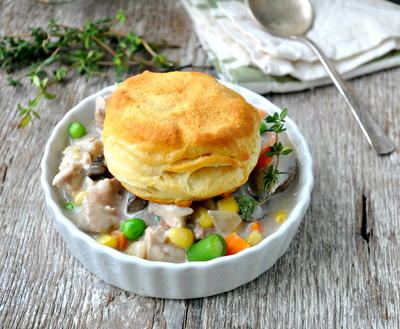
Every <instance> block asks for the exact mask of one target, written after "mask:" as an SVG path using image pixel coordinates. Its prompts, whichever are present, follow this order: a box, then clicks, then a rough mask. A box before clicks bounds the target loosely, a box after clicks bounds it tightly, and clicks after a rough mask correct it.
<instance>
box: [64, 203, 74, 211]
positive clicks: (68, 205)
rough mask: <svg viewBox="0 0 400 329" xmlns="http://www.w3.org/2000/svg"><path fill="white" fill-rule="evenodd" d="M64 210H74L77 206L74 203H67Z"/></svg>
mask: <svg viewBox="0 0 400 329" xmlns="http://www.w3.org/2000/svg"><path fill="white" fill-rule="evenodd" d="M64 208H65V209H67V210H73V209H74V208H75V206H74V204H73V203H72V202H67V203H66V204H65V205H64Z"/></svg>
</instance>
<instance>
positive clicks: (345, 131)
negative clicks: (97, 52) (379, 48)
mask: <svg viewBox="0 0 400 329" xmlns="http://www.w3.org/2000/svg"><path fill="white" fill-rule="evenodd" d="M119 8H124V9H125V10H126V12H127V15H128V19H127V25H126V28H127V29H128V28H134V29H135V30H136V31H138V32H139V33H142V34H144V35H145V36H147V37H149V38H153V39H154V38H155V39H166V40H168V41H169V42H172V43H176V44H179V45H181V46H182V47H181V48H180V49H178V50H174V51H173V53H171V55H172V56H174V57H175V58H176V59H179V60H180V61H181V63H182V64H187V63H191V62H192V63H195V64H197V65H204V64H206V65H209V63H208V62H207V60H206V57H205V54H204V52H203V51H202V50H201V48H200V46H199V44H198V41H197V39H196V37H195V35H194V33H193V30H192V27H191V23H190V20H189V18H188V16H187V14H186V13H185V11H184V10H183V8H182V6H181V5H180V3H179V2H178V1H173V0H170V1H167V0H140V1H139V0H136V1H123V0H113V1H95V0H92V1H89V0H88V1H79V0H78V1H76V2H73V3H68V4H62V5H49V4H45V3H38V2H35V1H33V0H21V1H13V0H2V1H0V15H1V16H0V33H1V34H7V33H16V32H26V31H27V29H28V27H29V26H39V25H43V24H45V22H47V20H48V19H50V18H53V17H56V18H59V19H60V21H61V22H62V23H65V24H81V23H83V22H84V21H86V20H91V19H95V18H103V17H108V16H110V15H111V14H113V13H115V12H116V11H117V10H118V9H119ZM5 77H6V76H5V75H4V74H1V78H2V80H3V79H5ZM111 83H112V81H111V80H110V79H104V78H102V79H94V80H93V81H92V82H91V83H89V84H87V83H85V81H84V79H83V78H82V79H74V80H73V81H69V82H68V84H66V85H63V86H61V87H57V88H55V89H56V90H55V91H56V92H57V93H58V94H59V95H60V97H59V98H58V99H57V100H56V101H48V102H44V103H43V105H42V106H41V113H42V119H41V120H40V121H37V122H35V123H34V125H33V126H32V127H30V128H28V129H24V130H18V129H17V127H16V123H17V118H16V104H18V103H24V102H25V101H26V100H27V99H29V98H30V97H32V95H33V93H32V92H33V91H32V90H31V89H29V88H25V87H24V88H19V89H15V88H12V87H1V89H0V90H1V95H0V103H1V111H0V127H1V129H0V214H1V216H0V241H1V245H0V327H1V328H7V329H9V328H154V329H155V328H193V329H194V328H249V329H250V328H251V329H254V328H399V327H400V251H399V239H400V236H399V229H398V228H399V220H400V211H399V209H400V198H399V194H400V193H399V187H400V170H399V164H400V155H399V150H397V152H395V153H394V154H392V155H390V156H386V157H379V158H378V157H377V156H375V154H374V152H373V151H372V150H370V149H369V148H368V147H367V143H366V142H365V141H364V139H363V137H362V135H361V133H360V131H359V128H358V127H357V125H356V123H355V122H354V120H353V119H352V118H351V116H350V114H349V112H348V111H347V108H346V106H345V104H344V103H343V102H342V100H341V99H340V97H339V95H338V93H337V91H336V90H335V89H334V88H333V87H325V88H319V89H315V90H311V91H306V92H301V93H293V94H285V95H269V96H268V97H269V99H270V100H272V101H273V102H275V103H276V104H277V105H279V106H281V107H287V108H289V110H290V115H291V117H292V118H293V119H295V121H296V122H297V123H298V125H299V126H300V127H301V129H302V131H303V132H304V134H305V136H306V138H307V139H308V141H309V143H310V147H311V150H312V154H313V157H314V161H315V170H314V172H315V188H314V192H313V197H312V202H311V205H310V209H309V211H308V213H307V215H306V216H305V218H304V222H303V224H302V226H301V228H300V230H299V233H298V234H297V236H296V238H295V240H294V241H293V242H292V244H291V245H290V247H289V250H288V252H287V253H286V254H285V255H284V256H283V257H282V258H281V259H280V260H279V261H278V262H277V263H276V265H275V266H273V267H272V268H271V269H270V270H269V271H268V272H266V273H264V274H263V275H261V276H260V277H259V278H257V279H256V280H254V281H253V282H251V283H249V284H247V285H245V286H243V287H240V288H238V289H236V290H234V291H231V292H228V293H225V294H221V295H218V296H214V297H209V298H204V299H196V300H187V301H184V300H182V301H171V300H161V299H152V298H144V297H140V296H137V295H134V294H131V293H127V292H125V291H122V290H120V289H117V288H114V287H111V286H109V285H107V284H106V283H104V282H102V281H101V280H100V279H98V278H97V277H95V276H94V275H92V274H90V273H89V272H88V271H86V270H85V269H84V268H83V267H82V266H81V265H80V264H79V263H78V262H77V261H76V260H75V259H74V258H72V256H71V255H70V253H69V252H68V250H66V247H65V244H64V243H63V240H62V239H61V237H60V236H59V235H58V233H57V232H56V230H55V228H54V226H53V224H52V222H51V220H50V218H49V214H48V212H47V210H46V209H45V205H44V199H43V195H42V192H41V189H40V186H39V176H40V172H39V171H40V169H39V163H40V159H41V155H42V151H43V148H44V145H45V143H46V140H47V138H48V136H49V133H50V130H51V129H52V127H54V126H55V124H56V123H57V122H58V121H59V119H60V118H61V117H62V116H63V115H64V113H65V112H66V111H68V109H69V108H71V107H72V106H73V105H74V104H76V103H77V102H79V100H81V99H82V98H84V97H86V96H88V95H90V94H92V93H94V92H95V91H97V90H99V89H101V88H103V87H105V86H107V85H109V84H111ZM352 84H353V85H354V86H355V88H356V89H357V90H358V91H359V93H360V94H361V95H362V97H363V99H364V100H365V101H366V102H367V103H369V104H371V111H372V112H373V114H374V115H375V116H376V118H377V121H379V123H380V124H382V125H383V126H384V127H385V130H386V131H387V133H388V134H389V136H390V137H391V138H392V139H393V140H394V141H395V143H396V145H400V133H399V132H400V102H399V96H400V93H399V89H398V86H399V85H400V69H393V70H388V71H383V72H380V73H377V74H373V75H369V76H365V77H363V78H360V79H357V80H354V81H353V82H352ZM210 279H211V278H210Z"/></svg>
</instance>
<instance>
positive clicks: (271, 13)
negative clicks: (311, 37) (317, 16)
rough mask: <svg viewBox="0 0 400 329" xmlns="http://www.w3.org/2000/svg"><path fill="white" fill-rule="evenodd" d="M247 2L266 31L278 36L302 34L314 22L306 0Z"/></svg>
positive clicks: (259, 0) (312, 13)
mask: <svg viewBox="0 0 400 329" xmlns="http://www.w3.org/2000/svg"><path fill="white" fill-rule="evenodd" d="M248 4H249V7H250V9H251V11H252V12H253V14H254V16H255V17H256V19H257V20H258V21H259V22H260V23H261V24H262V25H263V26H264V27H265V28H266V29H267V30H268V32H270V33H271V34H273V35H276V36H279V37H283V38H287V37H292V36H301V35H304V34H305V33H306V32H307V31H308V30H309V29H310V28H311V27H312V25H313V22H314V12H313V9H312V6H311V4H310V2H309V1H308V0H298V1H293V0H279V1H265V0H252V1H251V0H250V1H248ZM260 8H265V9H263V10H260Z"/></svg>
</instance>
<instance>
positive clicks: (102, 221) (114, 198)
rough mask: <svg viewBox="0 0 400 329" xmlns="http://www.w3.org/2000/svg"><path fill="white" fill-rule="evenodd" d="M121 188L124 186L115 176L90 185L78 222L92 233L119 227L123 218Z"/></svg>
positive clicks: (83, 228)
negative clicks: (121, 215) (121, 214)
mask: <svg viewBox="0 0 400 329" xmlns="http://www.w3.org/2000/svg"><path fill="white" fill-rule="evenodd" d="M121 190H122V186H121V184H120V183H119V182H118V181H117V180H116V179H115V178H113V179H109V178H105V179H102V180H100V181H97V182H96V183H94V184H93V185H92V186H90V187H89V188H88V190H87V192H86V194H85V196H84V199H83V203H82V209H81V213H80V216H78V220H77V223H76V224H77V225H78V226H79V227H80V228H81V229H82V230H84V231H87V232H92V233H105V232H109V231H111V230H113V229H115V228H117V226H118V224H119V222H120V220H121V218H120V205H121V202H122V200H123V198H122V195H121V193H120V192H121Z"/></svg>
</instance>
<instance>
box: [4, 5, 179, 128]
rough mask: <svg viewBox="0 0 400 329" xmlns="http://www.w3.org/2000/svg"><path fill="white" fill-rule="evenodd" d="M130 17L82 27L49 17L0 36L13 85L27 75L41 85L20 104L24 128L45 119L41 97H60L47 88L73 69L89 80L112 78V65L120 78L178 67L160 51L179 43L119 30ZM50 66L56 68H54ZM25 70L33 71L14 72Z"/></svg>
mask: <svg viewBox="0 0 400 329" xmlns="http://www.w3.org/2000/svg"><path fill="white" fill-rule="evenodd" d="M125 20H126V17H125V14H124V12H123V11H122V10H120V11H119V12H118V13H117V15H116V16H115V17H114V18H113V19H103V20H98V21H94V22H88V23H86V24H84V25H83V27H82V28H77V27H70V26H65V25H62V24H59V23H57V21H56V20H50V21H49V23H48V25H47V27H46V28H40V27H39V28H32V29H31V30H30V33H26V34H18V35H11V36H4V37H0V68H1V69H3V70H5V71H6V72H7V73H9V74H10V75H9V76H8V78H7V81H8V83H9V84H10V85H11V86H14V87H17V86H21V85H22V80H23V79H27V80H28V81H29V82H30V83H31V84H32V85H33V86H35V87H36V89H37V92H36V95H35V97H34V98H33V99H31V100H29V101H28V103H27V104H26V105H21V104H19V105H18V112H19V113H18V115H19V117H20V122H19V127H21V128H22V127H25V126H27V125H28V124H29V123H30V122H31V121H32V120H33V119H35V118H40V115H39V113H38V112H37V109H38V107H39V105H40V101H41V100H42V99H43V98H47V99H54V98H56V97H57V95H55V94H52V93H50V92H49V91H48V88H49V87H51V86H52V85H54V84H56V83H59V82H61V81H65V80H66V78H67V77H68V78H69V77H70V76H72V74H73V72H76V73H78V74H81V75H85V77H86V78H87V79H89V78H91V77H92V76H95V75H99V76H109V75H110V74H109V72H107V71H108V68H113V69H114V74H115V76H116V78H117V79H118V80H121V78H122V75H123V74H124V73H127V72H128V71H129V70H131V69H134V70H136V71H142V70H144V69H146V68H151V69H157V70H164V71H168V70H171V69H179V67H177V65H178V64H177V63H175V62H172V61H170V60H169V59H167V58H166V57H165V56H164V55H163V54H161V53H159V52H158V51H159V50H160V49H161V48H163V47H176V46H171V45H168V44H166V43H165V42H160V43H156V42H148V41H146V40H145V39H143V38H141V37H139V36H138V35H136V34H135V33H134V32H133V31H131V32H128V33H124V32H120V31H117V30H115V29H114V27H115V25H117V24H123V23H124V22H125ZM50 65H52V66H51V68H52V69H54V66H56V69H55V70H54V71H52V69H50V68H49V66H50ZM21 69H27V71H28V72H27V73H24V74H22V75H19V76H12V75H11V74H13V73H14V72H15V71H17V70H21Z"/></svg>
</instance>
